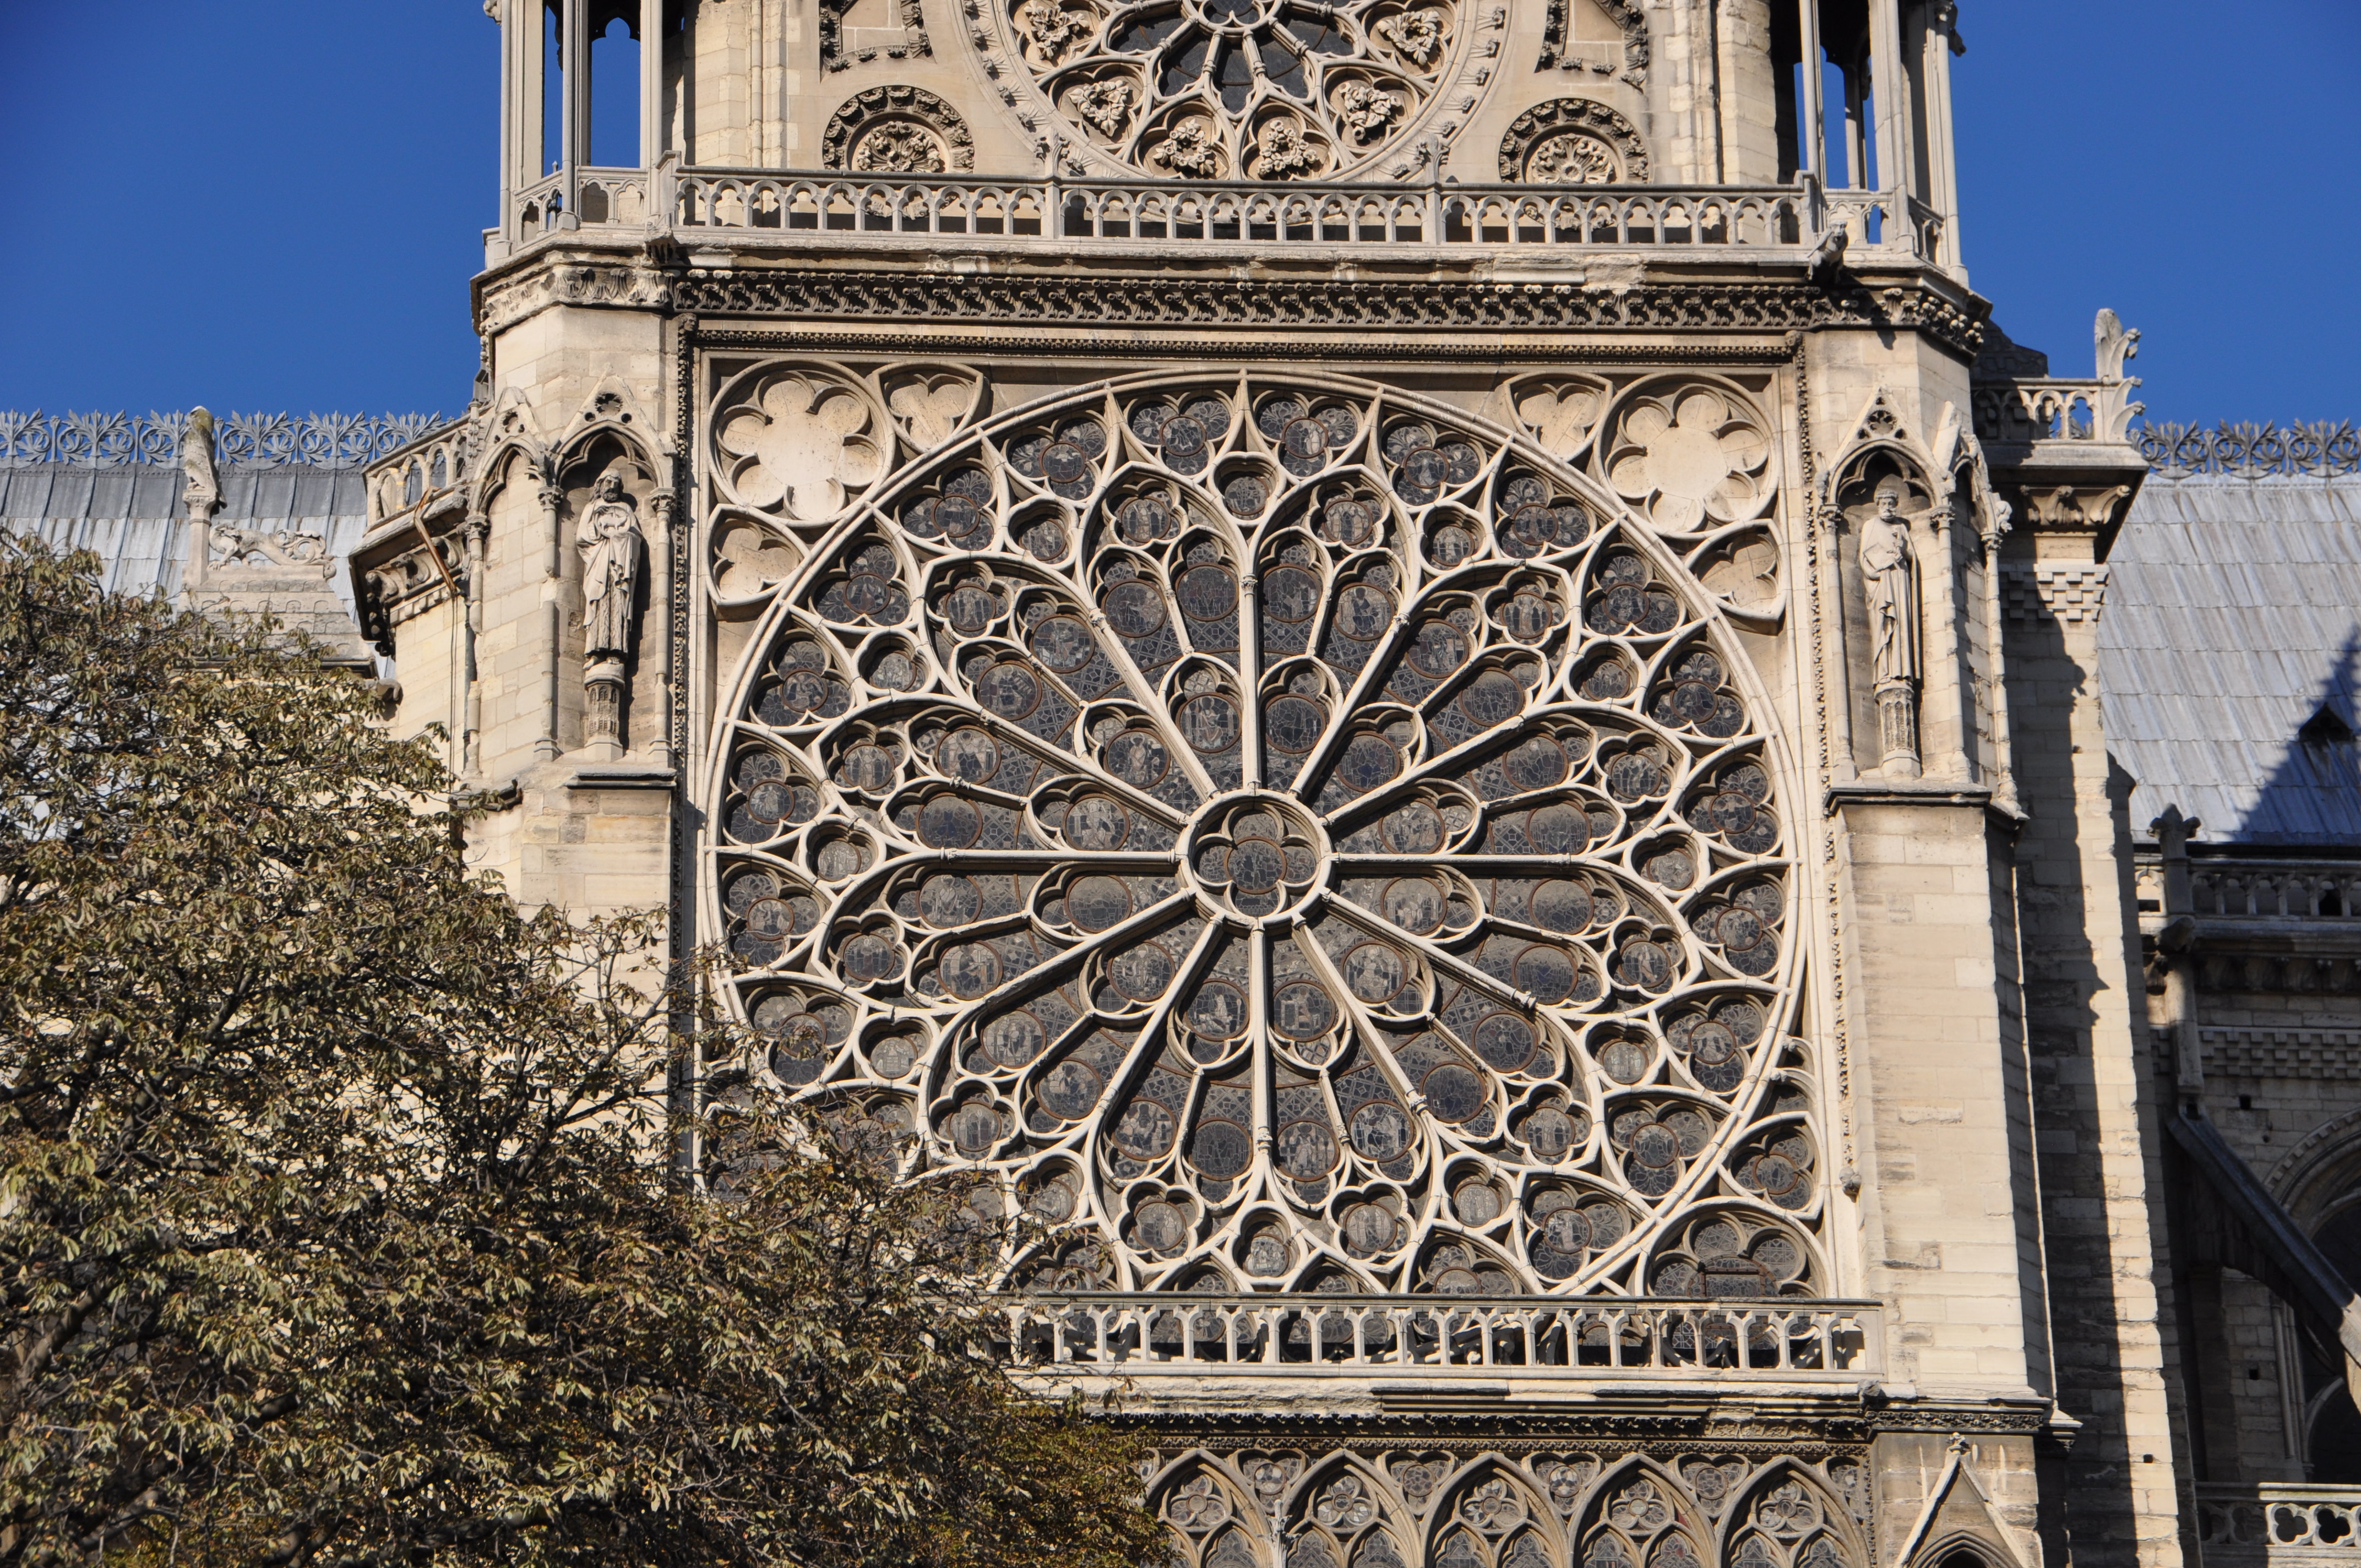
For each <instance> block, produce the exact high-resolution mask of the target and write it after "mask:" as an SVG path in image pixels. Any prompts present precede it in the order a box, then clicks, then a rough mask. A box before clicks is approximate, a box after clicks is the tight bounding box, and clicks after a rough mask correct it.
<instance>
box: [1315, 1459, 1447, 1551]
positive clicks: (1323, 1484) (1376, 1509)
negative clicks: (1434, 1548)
mask: <svg viewBox="0 0 2361 1568" xmlns="http://www.w3.org/2000/svg"><path fill="white" fill-rule="evenodd" d="M1286 1517H1287V1519H1288V1521H1289V1523H1288V1531H1287V1535H1288V1541H1289V1546H1288V1563H1289V1568H1319V1564H1318V1563H1316V1562H1314V1561H1313V1560H1312V1553H1311V1552H1308V1551H1307V1552H1305V1553H1304V1554H1303V1561H1302V1562H1301V1563H1298V1561H1297V1558H1298V1552H1297V1550H1296V1543H1297V1542H1299V1541H1317V1542H1320V1543H1322V1549H1323V1551H1324V1552H1326V1556H1327V1561H1329V1562H1330V1563H1334V1568H1380V1565H1381V1564H1384V1563H1388V1562H1391V1563H1405V1562H1409V1561H1412V1560H1414V1559H1415V1557H1416V1555H1417V1553H1416V1548H1415V1545H1414V1542H1415V1541H1416V1539H1417V1538H1416V1535H1415V1532H1414V1531H1413V1530H1411V1529H1410V1528H1409V1520H1410V1517H1411V1514H1410V1508H1409V1507H1408V1506H1407V1504H1406V1503H1405V1502H1404V1500H1403V1499H1402V1497H1400V1494H1399V1493H1398V1492H1397V1490H1396V1489H1395V1487H1394V1485H1393V1483H1392V1482H1391V1481H1389V1480H1388V1479H1387V1478H1386V1476H1385V1475H1383V1474H1382V1473H1381V1472H1380V1471H1378V1469H1377V1468H1375V1467H1374V1466H1372V1465H1370V1464H1367V1463H1366V1462H1364V1461H1362V1460H1361V1459H1359V1458H1358V1457H1356V1456H1355V1455H1353V1454H1349V1453H1340V1454H1332V1455H1331V1456H1329V1458H1327V1459H1326V1460H1324V1461H1323V1462H1322V1463H1321V1464H1317V1465H1315V1466H1313V1467H1312V1469H1311V1470H1310V1471H1309V1472H1308V1473H1306V1475H1304V1476H1303V1478H1302V1479H1301V1481H1299V1482H1298V1483H1297V1484H1296V1486H1295V1490H1294V1493H1293V1496H1292V1497H1291V1498H1290V1501H1289V1506H1288V1511H1287V1516H1286Z"/></svg>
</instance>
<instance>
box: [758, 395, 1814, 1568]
mask: <svg viewBox="0 0 2361 1568" xmlns="http://www.w3.org/2000/svg"><path fill="white" fill-rule="evenodd" d="M741 444H742V443H741ZM725 450H727V449H725ZM1702 598H1703V596H1701V595H1699V594H1698V593H1697V590H1696V588H1695V587H1694V586H1693V585H1690V584H1689V583H1687V582H1686V580H1684V579H1683V578H1682V577H1681V576H1680V575H1679V572H1678V568H1677V567H1676V566H1675V565H1672V564H1671V562H1670V559H1669V557H1666V556H1665V555H1664V554H1663V553H1662V548H1661V546H1659V545H1657V544H1656V543H1655V542H1654V541H1653V537H1652V536H1651V534H1650V531H1649V530H1647V529H1646V528H1644V527H1642V526H1640V525H1639V524H1638V523H1637V522H1636V521H1626V520H1625V519H1624V517H1623V515H1622V514H1621V513H1620V510H1619V509H1617V508H1616V506H1615V504H1614V503H1613V502H1612V501H1611V500H1609V499H1608V492H1607V491H1606V490H1605V489H1604V488H1601V487H1600V486H1598V484H1596V483H1595V482H1593V481H1590V480H1587V479H1583V478H1580V477H1576V476H1575V475H1574V474H1572V473H1569V472H1567V471H1566V470H1565V469H1563V468H1560V467H1558V466H1556V465H1555V464H1554V463H1553V462H1551V461H1550V460H1548V459H1546V458H1543V457H1542V456H1541V455H1539V453H1537V452H1534V451H1532V450H1530V449H1527V448H1525V447H1523V446H1522V445H1521V444H1518V443H1517V442H1515V441H1513V440H1511V439H1510V438H1509V437H1507V436H1505V435H1504V434H1501V433H1496V432H1492V431H1490V430H1488V429H1487V428H1485V427H1483V426H1482V425H1480V424H1479V423H1478V422H1474V421H1470V420H1467V419H1466V418H1465V417H1464V416H1454V415H1448V414H1446V413H1444V411H1439V410H1436V409H1433V408H1430V407H1427V406H1425V405H1421V404H1415V403H1412V402H1410V401H1408V400H1402V399H1400V398H1399V397H1397V396H1395V395H1394V394H1390V393H1380V392H1379V391H1378V389H1375V388H1373V387H1370V386H1367V385H1366V384H1358V383H1350V382H1332V381H1312V380H1309V379H1307V380H1302V381H1296V382H1286V383H1282V382H1279V381H1275V380H1268V379H1263V378H1251V377H1250V378H1244V379H1236V378H1232V379H1221V378H1205V377H1196V378H1160V379H1159V378H1137V379H1135V380H1134V381H1132V382H1129V383H1125V384H1122V385H1120V386H1119V387H1118V388H1117V389H1115V390H1114V391H1112V392H1105V391H1100V392H1093V393H1088V394H1083V395H1081V396H1079V397H1077V398H1075V399H1073V400H1070V401H1069V402H1067V403H1066V404H1064V405H1062V406H1061V407H1056V408H1052V409H1049V410H1048V411H1039V410H1037V411H1033V412H1031V413H1029V414H1028V415H1027V416H1026V417H1024V418H1022V419H1012V420H1005V421H1003V422H1000V423H998V424H996V425H994V426H992V427H989V428H987V429H986V430H985V431H983V433H980V434H973V435H968V436H965V437H962V438H960V439H957V440H954V441H953V442H951V443H949V444H946V445H944V446H942V447H940V448H939V450H937V451H936V452H935V453H934V454H932V455H928V457H926V458H925V459H923V460H922V461H920V462H917V463H915V464H913V465H911V466H907V467H906V468H905V469H904V470H902V472H901V474H900V475H899V476H898V477H892V478H888V479H887V480H885V481H884V482H883V483H881V484H880V485H878V486H877V487H875V488H873V490H872V491H871V492H870V495H869V499H868V503H867V504H866V505H865V506H863V507H862V509H861V510H858V511H856V512H854V513H853V514H851V516H850V517H849V519H848V520H847V521H845V522H844V523H842V524H840V525H839V527H838V528H837V530H836V531H835V532H834V533H833V534H832V535H831V536H830V537H829V540H827V541H826V542H824V543H821V544H820V545H819V546H818V548H817V549H816V550H815V551H814V552H813V554H812V555H811V557H810V559H809V563H808V565H807V566H805V567H803V568H801V569H799V571H798V572H797V574H796V576H794V577H792V578H791V579H789V581H788V582H787V583H786V585H785V600H786V602H785V604H783V605H782V606H781V607H780V608H779V609H776V610H775V611H774V614H773V616H772V618H771V620H770V621H769V622H768V623H767V625H768V628H769V630H766V631H765V632H764V633H763V641H761V642H760V643H759V644H758V649H759V652H758V654H757V656H755V657H754V658H753V659H752V662H751V664H750V668H749V670H748V673H747V674H746V675H745V677H743V681H742V685H741V695H740V696H739V698H738V699H737V700H738V703H739V707H738V709H737V712H738V718H736V719H735V720H734V721H733V723H732V726H731V731H730V738H729V740H728V744H727V745H726V746H725V747H724V748H722V751H723V771H722V773H721V776H720V778H719V780H718V781H717V785H716V795H715V797H714V805H715V812H714V816H715V819H716V821H717V823H718V824H719V827H720V832H719V834H718V835H717V839H718V842H717V844H716V851H717V855H718V859H717V861H716V867H715V869H716V872H717V875H716V878H715V886H716V889H717V894H718V901H719V907H718V908H717V909H716V911H715V917H716V918H718V919H719V921H720V922H721V923H722V926H723V928H724V931H725V932H726V935H727V937H728V939H729V940H730V944H731V947H732V949H733V951H734V953H735V954H736V955H737V961H738V963H739V964H740V966H741V970H742V971H743V972H742V974H741V979H740V980H739V981H738V982H737V985H736V990H735V995H736V998H737V1001H738V1004H739V1005H740V1006H741V1008H742V1009H743V1012H744V1015H745V1016H746V1017H747V1018H748V1020H749V1022H750V1023H751V1024H752V1025H753V1026H754V1027H755V1028H756V1029H757V1030H758V1031H759V1032H760V1033H761V1034H763V1036H765V1037H766V1038H767V1039H768V1041H769V1042H770V1049H769V1066H770V1068H771V1069H772V1071H773V1072H774V1075H775V1076H776V1078H777V1079H778V1080H780V1081H782V1082H783V1083H785V1085H787V1086H789V1087H791V1088H795V1089H797V1090H803V1091H813V1092H818V1093H822V1094H825V1095H829V1096H831V1097H833V1098H835V1099H836V1100H837V1101H839V1102H841V1103H842V1104H844V1105H846V1106H848V1107H850V1108H851V1110H852V1112H853V1113H856V1114H858V1115H860V1116H862V1117H866V1118H868V1119H871V1120H881V1121H883V1122H885V1123H888V1124H894V1125H898V1126H902V1127H906V1128H907V1129H909V1131H910V1133H911V1134H912V1135H915V1137H916V1139H917V1143H918V1145H919V1149H918V1150H917V1154H916V1157H917V1159H919V1160H920V1161H921V1162H923V1163H926V1164H930V1165H949V1166H968V1167H972V1168H976V1169H978V1170H980V1171H983V1172H985V1173H988V1174H990V1175H992V1176H993V1177H994V1178H995V1179H997V1180H999V1181H1003V1182H1005V1183H1006V1184H1007V1186H1008V1188H1009V1189H1010V1190H1011V1196H1012V1198H1013V1200H1014V1201H1017V1202H1020V1203H1022V1204H1024V1205H1025V1206H1026V1207H1027V1209H1028V1210H1029V1211H1030V1212H1032V1213H1033V1214H1034V1215H1035V1216H1036V1218H1038V1220H1040V1221H1041V1222H1042V1223H1044V1224H1045V1225H1047V1226H1049V1227H1050V1228H1051V1230H1052V1232H1053V1235H1052V1237H1051V1238H1050V1239H1049V1240H1048V1241H1045V1242H1044V1243H1043V1244H1042V1245H1041V1246H1040V1247H1039V1248H1038V1249H1037V1250H1036V1251H1035V1252H1034V1253H1032V1254H1031V1255H1028V1256H1027V1257H1026V1258H1024V1259H1022V1260H1019V1264H1020V1266H1021V1267H1022V1268H1023V1269H1024V1270H1026V1271H1027V1274H1028V1276H1029V1277H1035V1278H1037V1279H1038V1280H1040V1281H1041V1282H1044V1283H1049V1284H1054V1285H1057V1286H1059V1287H1060V1288H1093V1287H1097V1288H1111V1287H1119V1288H1157V1287H1165V1288H1190V1287H1192V1286H1193V1287H1199V1288H1216V1289H1222V1288H1273V1287H1276V1288H1297V1289H1338V1288H1342V1289H1348V1290H1433V1291H1444V1292H1478V1293H1485V1294H1493V1293H1509V1292H1517V1291H1525V1290H1564V1289H1593V1290H1599V1289H1604V1290H1629V1291H1631V1292H1633V1293H1640V1292H1653V1293H1656V1294H1661V1295H1667V1296H1681V1297H1697V1296H1743V1297H1763V1296H1774V1295H1781V1294H1796V1293H1810V1292H1811V1291H1813V1290H1814V1289H1816V1288H1818V1287H1819V1284H1820V1279H1819V1276H1818V1275H1817V1265H1816V1263H1815V1262H1814V1256H1815V1249H1814V1245H1813V1242H1812V1239H1811V1234H1810V1233H1811V1229H1812V1225H1813V1222H1814V1219H1815V1217H1816V1216H1817V1209H1818V1204H1819V1188H1820V1175H1819V1169H1820V1167H1819V1164H1818V1162H1817V1159H1816V1157H1815V1153H1814V1135H1813V1134H1812V1131H1811V1121H1812V1117H1811V1102H1812V1095H1813V1091H1812V1088H1811V1082H1810V1077H1809V1071H1808V1064H1807V1062H1806V1058H1805V1057H1804V1055H1803V1049H1802V1047H1801V1045H1800V1043H1798V1042H1793V1041H1789V1042H1786V1043H1784V1044H1782V1043H1781V1041H1782V1035H1783V1026H1784V1021H1785V1020H1786V1018H1787V1017H1788V1015H1789V1011H1790V1003H1788V1001H1787V1000H1786V998H1787V996H1788V995H1789V993H1790V987H1791V985H1792V976H1793V973H1794V970H1795V956H1794V953H1793V951H1792V948H1793V942H1792V940H1791V938H1790V935H1789V933H1790V932H1791V930H1792V922H1791V917H1790V916H1789V914H1788V910H1787V888H1788V884H1789V883H1790V881H1791V878H1790V877H1789V876H1788V874H1787V867H1786V864H1785V861H1784V858H1783V851H1782V844H1783V842H1784V836H1783V829H1782V828H1781V825H1780V822H1779V812H1778V806H1777V800H1776V795H1777V791H1776V790H1775V788H1774V787H1773V779H1774V778H1775V777H1776V776H1777V767H1776V763H1775V761H1774V760H1773V757H1772V756H1771V755H1770V753H1769V751H1768V750H1767V742H1766V740H1765V738H1764V737H1763V735H1762V733H1761V732H1760V730H1759V729H1758V728H1757V726H1756V724H1755V722H1754V720H1753V719H1752V718H1751V717H1750V713H1749V706H1748V703H1747V701H1746V699H1745V698H1744V696H1743V694H1742V690H1741V685H1740V684H1739V679H1738V673H1737V672H1738V668H1739V666H1738V665H1737V663H1736V662H1735V660H1734V659H1733V657H1732V655H1731V654H1730V653H1729V652H1726V651H1725V645H1724V644H1723V642H1722V641H1720V633H1719V631H1718V630H1717V628H1716V625H1715V623H1714V620H1713V617H1712V615H1711V614H1710V613H1709V612H1708V611H1705V610H1704V609H1701V608H1699V607H1700V604H1701V602H1702ZM1482 1539H1485V1538H1482V1537H1481V1534H1480V1532H1478V1536H1477V1537H1471V1540H1478V1541H1480V1540H1482ZM1505 1543H1506V1537H1503V1538H1502V1539H1501V1540H1500V1541H1493V1542H1492V1543H1491V1544H1490V1545H1489V1546H1487V1547H1485V1549H1484V1550H1485V1551H1486V1552H1493V1553H1495V1554H1496V1555H1497V1553H1498V1552H1500V1551H1505V1550H1507V1549H1508V1547H1507V1544H1505ZM1348 1544H1349V1543H1347V1542H1345V1541H1342V1540H1339V1541H1337V1542H1336V1546H1337V1549H1338V1550H1339V1551H1343V1550H1345V1548H1346V1547H1347V1546H1348ZM1356 1550H1357V1549H1356ZM1478 1555H1479V1556H1480V1555H1482V1554H1481V1553H1478ZM1338 1561H1339V1568H1345V1564H1344V1562H1343V1559H1342V1558H1340V1559H1339V1560H1338ZM1506 1561H1507V1559H1505V1558H1502V1559H1500V1561H1499V1563H1493V1564H1491V1568H1501V1564H1504V1563H1506Z"/></svg>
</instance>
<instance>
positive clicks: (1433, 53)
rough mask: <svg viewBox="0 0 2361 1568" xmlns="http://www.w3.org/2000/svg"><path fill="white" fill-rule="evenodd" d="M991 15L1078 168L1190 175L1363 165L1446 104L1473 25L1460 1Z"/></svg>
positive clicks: (1037, 6) (1231, 0)
mask: <svg viewBox="0 0 2361 1568" xmlns="http://www.w3.org/2000/svg"><path fill="white" fill-rule="evenodd" d="M996 14H997V15H998V17H999V24H1000V26H1001V27H1003V28H1004V29H1005V38H1006V39H1007V47H1008V49H1009V51H1010V53H1011V54H1012V55H1013V57H1014V58H1015V59H1016V60H1018V61H1020V62H1021V63H1022V66H1023V68H1024V71H1025V73H1026V75H1027V77H1028V78H1029V79H1030V81H1031V82H1032V84H1033V86H1034V87H1035V88H1036V89H1038V92H1039V93H1040V95H1041V97H1042V99H1043V100H1044V101H1045V102H1046V103H1047V104H1048V105H1049V107H1050V108H1051V109H1053V110H1054V111H1055V112H1056V114H1057V115H1058V116H1059V117H1060V121H1061V122H1062V124H1063V125H1064V126H1065V127H1066V129H1067V131H1068V138H1067V139H1068V146H1069V152H1070V155H1071V158H1072V159H1073V160H1074V162H1073V166H1074V167H1075V168H1077V169H1082V168H1086V167H1089V166H1090V165H1091V164H1092V163H1093V162H1104V165H1105V167H1107V168H1109V169H1124V168H1127V169H1132V170H1142V171H1145V172H1147V173H1149V174H1154V175H1163V176H1170V177H1172V178H1176V179H1189V180H1237V179H1246V180H1309V179H1322V178H1333V177H1338V176H1342V175H1345V174H1347V173H1349V172H1354V171H1362V172H1366V171H1367V166H1368V165H1370V164H1371V163H1372V162H1373V161H1374V160H1375V159H1378V157H1380V156H1381V155H1384V154H1386V153H1388V152H1389V151H1399V150H1400V149H1402V148H1406V147H1408V146H1409V145H1410V144H1411V139H1412V138H1411V132H1412V130H1413V128H1414V127H1416V126H1420V125H1422V124H1423V123H1424V122H1425V120H1426V118H1427V117H1428V115H1429V114H1430V111H1434V110H1436V109H1438V107H1439V104H1440V101H1441V93H1442V89H1443V85H1444V83H1445V82H1449V81H1450V80H1451V79H1452V71H1454V70H1455V67H1456V65H1457V62H1458V61H1459V60H1460V59H1461V58H1462V57H1463V55H1464V54H1465V53H1466V47H1467V42H1468V36H1469V34H1470V33H1471V31H1473V30H1475V27H1476V24H1475V21H1474V18H1473V15H1472V13H1471V12H1470V11H1469V9H1468V8H1467V7H1466V6H1464V5H1460V4H1458V3H1457V0H1344V3H1342V4H1337V5H1328V4H1314V3H1312V0H999V4H998V5H997V7H996ZM1407 167H1408V166H1407V165H1405V166H1404V168H1405V170H1406V169H1407Z"/></svg>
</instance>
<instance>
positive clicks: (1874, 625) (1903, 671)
mask: <svg viewBox="0 0 2361 1568" xmlns="http://www.w3.org/2000/svg"><path fill="white" fill-rule="evenodd" d="M1906 495H1907V491H1906V489H1905V487H1904V485H1903V483H1902V481H1901V480H1900V479H1899V478H1894V477H1887V478H1886V479H1884V480H1883V482H1881V483H1880V484H1879V485H1878V487H1877V499H1876V503H1875V505H1874V507H1873V509H1872V510H1871V512H1870V515H1869V517H1868V518H1867V519H1866V520H1865V521H1863V522H1862V523H1861V587H1862V593H1863V595H1864V597H1865V598H1867V599H1868V601H1869V629H1870V636H1871V640H1872V641H1871V647H1872V660H1873V663H1874V667H1875V669H1876V672H1877V687H1878V689H1879V690H1880V691H1883V690H1884V689H1885V688H1886V687H1887V686H1889V685H1894V683H1896V682H1902V681H1907V682H1909V683H1911V684H1912V685H1916V683H1917V680H1918V671H1919V665H1918V559H1917V556H1916V554H1915V553H1914V552H1913V550H1912V549H1911V545H1910V520H1909V519H1908V518H1906V517H1905V516H1903V515H1902V503H1903V501H1904V499H1905V498H1906Z"/></svg>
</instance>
